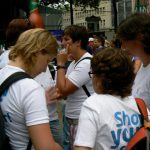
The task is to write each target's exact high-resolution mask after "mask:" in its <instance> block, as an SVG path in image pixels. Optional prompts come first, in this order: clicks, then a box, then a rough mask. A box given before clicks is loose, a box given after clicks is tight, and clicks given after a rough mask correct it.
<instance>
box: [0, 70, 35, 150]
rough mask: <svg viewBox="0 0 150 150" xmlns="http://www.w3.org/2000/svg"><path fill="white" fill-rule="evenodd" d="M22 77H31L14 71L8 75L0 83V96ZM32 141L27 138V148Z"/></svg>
mask: <svg viewBox="0 0 150 150" xmlns="http://www.w3.org/2000/svg"><path fill="white" fill-rule="evenodd" d="M24 78H32V77H31V76H30V75H28V74H27V73H25V72H15V73H14V74H12V75H10V76H9V77H8V78H7V79H6V80H5V81H4V82H3V83H2V84H1V85H0V96H1V95H2V94H3V92H5V90H6V89H8V88H9V86H10V85H11V84H13V83H14V82H16V81H18V80H21V79H24ZM31 146H32V142H31V139H30V140H29V143H28V146H27V150H31Z"/></svg>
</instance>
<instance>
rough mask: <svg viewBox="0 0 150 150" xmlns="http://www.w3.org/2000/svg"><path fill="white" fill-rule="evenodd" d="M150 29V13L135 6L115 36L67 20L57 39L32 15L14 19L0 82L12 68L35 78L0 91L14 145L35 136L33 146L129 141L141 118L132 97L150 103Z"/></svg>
mask: <svg viewBox="0 0 150 150" xmlns="http://www.w3.org/2000/svg"><path fill="white" fill-rule="evenodd" d="M149 32H150V15H149V14H146V13H135V14H131V15H130V16H129V17H127V18H126V19H125V20H123V21H122V22H121V24H120V25H119V26H118V29H117V33H116V38H115V39H112V40H111V41H110V42H109V41H107V40H106V39H105V38H104V37H102V36H93V37H89V35H88V31H87V29H86V27H84V26H79V25H69V26H67V27H65V29H64V33H63V35H62V40H61V43H60V42H58V41H57V39H56V38H55V37H54V36H53V35H52V34H51V33H50V32H49V31H47V30H46V29H43V28H39V27H36V26H35V25H34V24H33V23H31V22H30V20H27V19H13V20H12V21H11V22H10V23H9V25H8V27H7V30H6V42H7V48H6V50H5V51H4V52H3V53H2V54H1V55H0V84H2V83H3V82H4V81H5V80H6V79H7V78H8V77H9V76H10V75H12V74H13V73H15V72H25V73H27V74H28V75H29V76H30V77H31V78H25V79H22V80H19V81H17V82H15V83H14V84H12V85H11V86H10V87H9V88H8V89H7V90H6V91H5V92H4V93H3V95H2V96H1V98H0V106H1V109H2V113H3V115H4V116H5V118H7V119H5V130H6V134H7V135H8V137H9V139H10V145H11V147H12V149H13V150H26V149H27V146H28V143H29V141H30V140H31V144H32V149H35V150H108V149H115V150H119V149H125V147H126V146H127V143H128V142H129V140H130V139H131V138H132V136H133V135H134V133H135V132H136V131H137V130H138V129H139V128H140V126H141V116H140V112H139V109H138V107H137V104H136V101H135V98H141V99H143V101H144V102H145V103H146V106H147V108H148V110H149V109H150V78H149V74H150V33H149ZM60 47H61V48H62V50H60ZM54 59H55V60H56V61H55V62H56V64H55V66H54V71H55V76H53V74H52V73H51V70H50V68H49V65H50V63H51V62H52V61H53V60H54ZM60 102H63V106H62V109H61V111H62V112H61V118H60V115H59V113H58V107H57V106H58V103H60ZM133 118H135V120H136V121H135V120H134V119H133Z"/></svg>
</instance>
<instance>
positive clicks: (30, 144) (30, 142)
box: [27, 139, 32, 150]
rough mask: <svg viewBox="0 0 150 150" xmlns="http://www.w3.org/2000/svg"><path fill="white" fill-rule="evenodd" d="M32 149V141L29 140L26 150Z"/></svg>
mask: <svg viewBox="0 0 150 150" xmlns="http://www.w3.org/2000/svg"><path fill="white" fill-rule="evenodd" d="M31 147H32V141H31V139H30V140H29V143H28V146H27V150H31Z"/></svg>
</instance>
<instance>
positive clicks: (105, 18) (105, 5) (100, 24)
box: [62, 0, 114, 39]
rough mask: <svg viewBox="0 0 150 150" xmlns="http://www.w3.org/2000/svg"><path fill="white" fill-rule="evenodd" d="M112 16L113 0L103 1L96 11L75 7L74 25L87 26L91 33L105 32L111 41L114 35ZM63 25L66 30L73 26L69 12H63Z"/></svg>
mask: <svg viewBox="0 0 150 150" xmlns="http://www.w3.org/2000/svg"><path fill="white" fill-rule="evenodd" d="M112 16H113V15H112V5H111V0H101V1H100V3H99V6H98V8H96V9H95V8H90V7H86V9H83V8H82V7H75V6H73V22H74V24H77V25H83V26H86V27H87V28H88V30H89V32H94V33H96V32H105V36H106V37H108V38H109V39H110V38H112V36H113V34H114V28H113V24H112V23H113V21H112V20H113V18H112ZM90 17H91V20H90ZM94 18H95V19H94ZM95 20H96V21H95ZM95 22H96V23H95ZM62 24H63V26H62V28H65V27H66V26H68V25H70V24H71V18H70V12H69V11H64V12H63V23H62Z"/></svg>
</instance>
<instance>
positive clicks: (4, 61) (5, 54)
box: [0, 50, 10, 69]
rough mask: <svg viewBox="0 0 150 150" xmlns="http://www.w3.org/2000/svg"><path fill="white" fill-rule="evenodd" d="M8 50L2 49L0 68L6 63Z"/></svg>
mask: <svg viewBox="0 0 150 150" xmlns="http://www.w3.org/2000/svg"><path fill="white" fill-rule="evenodd" d="M9 52H10V50H6V51H4V52H3V53H2V54H1V55H0V69H2V68H3V67H5V66H6V65H7V64H8V61H9V58H8V55H9Z"/></svg>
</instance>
